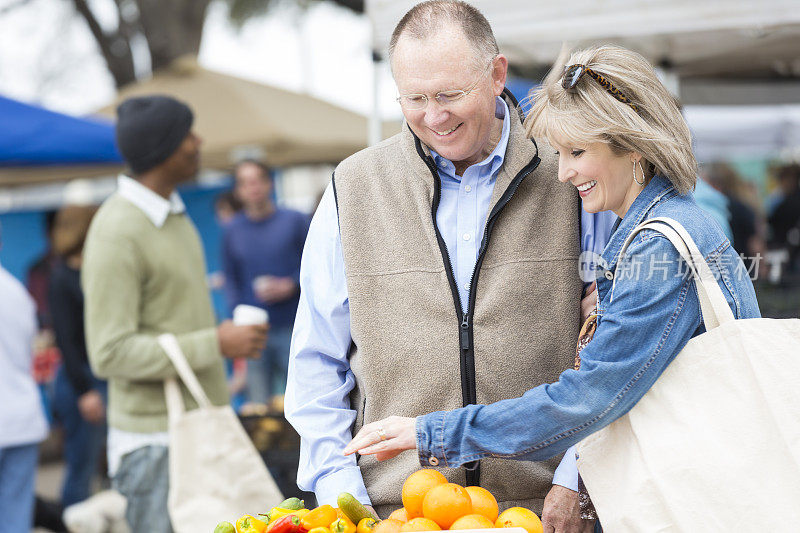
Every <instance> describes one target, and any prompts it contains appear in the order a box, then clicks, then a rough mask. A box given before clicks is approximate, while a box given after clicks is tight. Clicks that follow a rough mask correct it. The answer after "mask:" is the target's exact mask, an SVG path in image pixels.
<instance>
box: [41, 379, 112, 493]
mask: <svg viewBox="0 0 800 533" xmlns="http://www.w3.org/2000/svg"><path fill="white" fill-rule="evenodd" d="M95 386H96V389H97V390H99V391H100V393H101V394H103V395H105V383H104V382H100V381H98V382H97V383H96V384H95ZM53 414H54V415H55V417H56V419H57V420H58V421H60V422H61V424H62V426H63V427H64V461H65V462H66V466H67V471H66V474H65V476H64V485H63V487H62V489H61V503H62V504H63V505H64V507H68V506H70V505H72V504H73V503H78V502H81V501H83V500H85V499H86V498H88V497H89V495H90V490H91V483H92V478H93V477H94V475H95V473H96V471H97V462H98V460H99V459H100V454H101V453H102V451H103V443H104V442H105V440H106V425H105V424H92V423H90V422H88V421H86V420H85V419H84V418H83V416H81V413H80V411H79V410H78V395H77V394H76V393H75V389H74V388H73V387H72V384H71V383H70V382H69V379H67V374H66V372H65V371H64V369H63V368H61V369H59V371H58V374H57V375H56V380H55V390H54V392H53Z"/></svg>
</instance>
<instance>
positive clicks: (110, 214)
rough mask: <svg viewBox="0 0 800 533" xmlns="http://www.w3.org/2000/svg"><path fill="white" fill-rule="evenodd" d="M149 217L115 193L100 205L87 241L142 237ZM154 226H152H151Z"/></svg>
mask: <svg viewBox="0 0 800 533" xmlns="http://www.w3.org/2000/svg"><path fill="white" fill-rule="evenodd" d="M145 222H148V219H147V216H146V215H145V214H144V213H143V212H142V211H141V210H140V209H139V208H138V207H136V206H135V205H133V204H132V203H131V202H129V201H128V200H126V199H125V198H123V197H122V196H120V195H119V193H114V194H112V195H111V196H109V197H108V198H107V199H106V200H105V201H104V202H103V203H102V205H100V209H98V210H97V213H96V214H95V216H94V218H93V219H92V224H91V226H90V227H89V234H88V236H87V240H89V239H97V238H113V239H117V238H121V237H126V236H127V237H130V238H133V237H135V236H137V235H141V233H142V229H143V227H146V225H145V224H144V223H145ZM151 225H152V224H151Z"/></svg>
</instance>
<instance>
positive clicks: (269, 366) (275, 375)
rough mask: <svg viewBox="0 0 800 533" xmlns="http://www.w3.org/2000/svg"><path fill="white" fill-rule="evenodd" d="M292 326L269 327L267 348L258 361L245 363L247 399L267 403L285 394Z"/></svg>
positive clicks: (253, 360)
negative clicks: (274, 397)
mask: <svg viewBox="0 0 800 533" xmlns="http://www.w3.org/2000/svg"><path fill="white" fill-rule="evenodd" d="M291 342H292V326H291V325H289V326H271V327H270V330H269V334H268V338H267V347H266V348H265V349H264V351H263V352H262V353H261V357H260V358H258V359H252V360H249V361H247V399H248V400H249V401H251V402H257V403H269V400H270V398H272V397H273V396H276V395H278V394H283V393H284V392H286V375H287V373H288V370H289V345H290V344H291Z"/></svg>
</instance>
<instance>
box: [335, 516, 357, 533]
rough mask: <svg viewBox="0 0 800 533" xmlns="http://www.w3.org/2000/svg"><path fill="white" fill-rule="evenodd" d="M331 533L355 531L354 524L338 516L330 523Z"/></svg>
mask: <svg viewBox="0 0 800 533" xmlns="http://www.w3.org/2000/svg"><path fill="white" fill-rule="evenodd" d="M331 533H356V526H355V525H354V524H353V523H352V522H351V521H350V520H347V519H344V518H339V519H337V520H336V521H335V522H333V523H332V524H331Z"/></svg>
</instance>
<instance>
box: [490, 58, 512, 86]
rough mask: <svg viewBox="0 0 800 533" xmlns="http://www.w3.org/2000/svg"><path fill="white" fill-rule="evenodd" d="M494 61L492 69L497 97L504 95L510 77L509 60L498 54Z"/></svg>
mask: <svg viewBox="0 0 800 533" xmlns="http://www.w3.org/2000/svg"><path fill="white" fill-rule="evenodd" d="M492 61H493V62H494V65H493V67H492V90H493V92H494V95H495V96H500V95H501V94H503V89H504V88H505V86H506V79H507V77H508V58H506V56H504V55H503V54H498V55H497V56H495V58H494V59H493V60H492Z"/></svg>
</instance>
